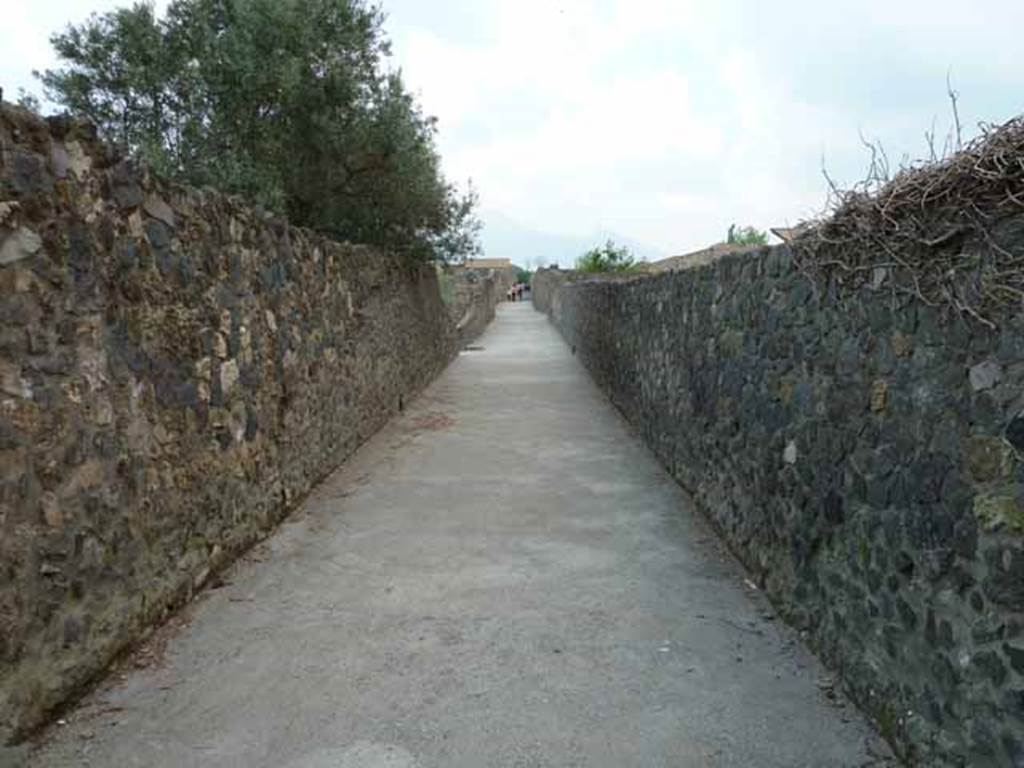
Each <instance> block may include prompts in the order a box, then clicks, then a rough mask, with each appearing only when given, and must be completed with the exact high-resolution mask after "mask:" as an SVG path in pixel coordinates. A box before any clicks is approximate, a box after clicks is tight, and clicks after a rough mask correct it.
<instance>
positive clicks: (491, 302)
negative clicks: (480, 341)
mask: <svg viewBox="0 0 1024 768" xmlns="http://www.w3.org/2000/svg"><path fill="white" fill-rule="evenodd" d="M450 279H451V283H452V287H451V301H450V303H449V304H448V313H449V317H450V318H451V321H452V323H453V324H454V326H455V331H456V333H457V334H458V341H459V345H460V346H465V345H466V344H469V343H470V342H472V341H473V340H474V339H476V338H477V337H478V336H479V335H480V334H481V333H483V332H484V330H485V329H486V328H487V326H488V325H489V324H490V322H491V321H492V320H493V319H494V316H495V313H496V310H497V305H498V300H499V298H500V292H499V289H498V285H497V280H496V278H495V276H494V274H493V271H492V270H475V269H458V270H456V271H455V273H454V274H453V275H452V276H451V278H450Z"/></svg>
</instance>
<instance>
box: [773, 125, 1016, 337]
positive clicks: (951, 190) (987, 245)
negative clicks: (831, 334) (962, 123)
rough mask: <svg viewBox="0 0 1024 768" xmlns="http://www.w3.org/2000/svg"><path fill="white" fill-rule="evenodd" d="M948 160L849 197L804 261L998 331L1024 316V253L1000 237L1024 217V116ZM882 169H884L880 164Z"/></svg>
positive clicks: (829, 275)
mask: <svg viewBox="0 0 1024 768" xmlns="http://www.w3.org/2000/svg"><path fill="white" fill-rule="evenodd" d="M981 130H982V133H981V135H980V136H979V137H978V138H976V139H975V140H974V141H972V142H971V143H969V144H968V145H967V146H966V147H964V148H963V149H962V150H960V151H958V152H956V153H955V154H953V155H951V156H950V157H948V158H945V159H943V160H940V161H938V162H934V163H929V164H927V165H923V166H915V167H908V168H903V169H902V170H900V171H899V172H898V173H897V174H896V175H895V176H894V177H893V178H892V179H891V180H886V181H884V183H877V182H878V178H877V177H875V176H872V177H869V179H868V181H867V182H865V183H863V184H861V185H859V186H857V187H855V188H853V189H851V190H845V191H840V190H838V189H837V188H835V187H834V185H833V195H834V198H833V201H834V202H833V205H832V206H831V215H830V216H828V218H826V219H824V220H822V221H820V222H816V223H814V224H813V225H812V226H809V227H807V230H806V231H805V233H804V234H803V235H801V236H800V237H799V238H798V239H797V240H796V241H795V242H794V244H793V250H794V257H795V259H796V260H797V263H798V264H799V265H800V267H801V268H802V269H803V270H804V271H805V272H806V273H807V274H808V275H809V276H811V277H817V278H819V279H824V280H825V281H832V280H834V281H836V283H837V285H838V286H839V287H841V288H843V289H848V288H859V287H860V286H862V285H864V284H865V283H871V284H873V285H874V286H876V287H881V286H882V285H886V286H887V287H888V288H889V289H890V290H891V291H892V292H893V295H894V297H895V296H896V295H897V294H909V295H911V296H914V297H916V298H917V299H919V300H920V301H922V302H924V303H925V304H928V305H930V306H940V307H941V306H945V307H948V308H950V309H953V310H955V311H956V312H958V313H961V314H963V315H966V316H969V317H971V318H973V319H974V320H976V321H978V322H980V323H982V324H984V325H986V326H988V327H992V328H994V327H995V326H996V318H997V317H998V316H999V314H1000V312H999V311H1000V310H1006V309H1010V310H1013V309H1021V308H1022V307H1024V251H1020V250H1019V249H1018V250H1017V252H1013V251H1011V250H1009V249H1008V248H1007V247H1005V246H1004V245H1003V244H1001V243H1000V242H999V240H1000V238H998V237H997V236H994V232H995V231H996V229H997V226H998V225H999V224H1000V223H1001V222H1005V221H1006V220H1007V219H1009V218H1012V217H1015V216H1021V215H1022V214H1024V116H1022V117H1017V118H1015V119H1013V120H1011V121H1010V122H1008V123H1005V124H1003V125H999V126H992V125H983V126H982V128H981ZM873 167H874V164H873Z"/></svg>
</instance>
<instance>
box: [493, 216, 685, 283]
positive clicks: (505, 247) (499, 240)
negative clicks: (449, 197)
mask: <svg viewBox="0 0 1024 768" xmlns="http://www.w3.org/2000/svg"><path fill="white" fill-rule="evenodd" d="M480 217H481V219H483V222H484V229H483V232H482V233H481V238H480V239H481V241H482V243H483V247H484V254H485V255H486V256H488V257H490V258H509V259H511V260H512V262H513V263H514V264H517V265H519V266H521V267H525V268H528V269H533V268H534V266H536V264H537V263H538V260H539V264H540V266H544V267H546V266H549V265H551V264H559V265H560V266H563V267H571V266H572V264H573V262H575V261H576V258H577V257H578V256H580V255H581V254H583V253H584V252H585V251H588V250H590V249H591V248H593V247H594V246H596V245H603V244H604V243H605V241H606V240H608V239H611V240H614V241H615V244H616V245H624V246H626V247H627V248H629V250H630V251H631V252H632V253H633V255H634V256H635V257H636V258H637V259H644V260H647V261H657V260H658V259H662V258H665V257H666V256H667V255H669V254H668V253H667V252H665V251H664V250H663V249H661V248H655V247H652V246H650V245H647V244H645V243H641V242H638V241H637V240H634V239H633V238H631V237H627V236H625V235H621V234H618V233H616V232H611V231H598V232H594V233H593V234H590V235H566V234H557V233H554V232H542V231H540V230H536V229H531V228H530V227H527V226H524V225H522V224H520V223H518V222H516V221H514V220H513V219H510V218H509V217H508V216H505V215H504V214H502V213H499V212H497V211H492V210H487V211H482V212H481V215H480Z"/></svg>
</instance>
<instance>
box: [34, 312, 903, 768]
mask: <svg viewBox="0 0 1024 768" xmlns="http://www.w3.org/2000/svg"><path fill="white" fill-rule="evenodd" d="M476 343H477V345H478V347H477V348H474V349H470V350H467V351H466V352H464V353H463V354H462V355H460V356H459V358H458V359H457V360H456V362H455V363H454V364H453V365H452V366H451V367H450V368H449V369H448V370H447V371H446V372H445V373H444V374H443V375H442V376H441V377H440V378H439V379H438V380H437V381H435V382H434V384H433V385H432V386H430V387H429V388H428V389H427V391H426V392H424V393H423V395H421V396H420V397H419V398H418V399H417V400H416V401H415V402H414V403H412V404H411V405H410V407H408V408H407V409H406V411H405V412H404V413H403V414H402V415H401V416H400V417H399V418H397V419H396V420H395V421H394V422H392V423H391V424H390V425H389V426H388V427H386V428H385V429H384V430H383V431H382V432H380V433H379V434H377V435H376V436H375V437H374V438H373V439H372V440H370V441H369V442H368V443H367V444H366V445H365V446H364V447H363V448H362V449H361V450H360V451H359V452H358V453H357V454H356V455H355V456H354V457H353V458H352V459H351V460H350V461H349V462H347V463H346V464H345V466H344V467H343V468H342V469H340V470H339V471H338V472H336V473H335V474H334V475H333V476H332V477H331V478H329V479H328V481H327V482H325V483H324V484H323V485H321V486H320V487H319V488H318V489H317V490H316V491H315V492H314V493H313V494H312V495H311V496H310V498H309V499H308V500H307V501H306V502H305V504H304V505H303V506H302V507H301V508H300V509H299V510H297V511H296V512H295V513H294V514H293V515H292V516H291V517H290V518H289V519H288V521H287V522H286V523H285V524H284V525H283V526H282V527H281V528H280V529H279V530H278V531H277V532H276V533H275V534H274V535H273V536H272V537H271V538H270V539H268V540H267V541H266V542H264V543H263V544H261V545H260V546H258V547H257V548H255V549H254V550H252V551H251V552H250V553H249V555H247V556H246V557H244V558H243V559H242V561H241V562H239V563H238V564H237V565H236V566H235V567H233V568H232V569H230V570H229V571H228V572H227V573H226V574H225V575H224V579H223V583H222V585H221V586H220V587H219V588H216V589H211V590H207V591H206V592H205V593H204V594H203V595H202V596H201V597H200V598H199V599H198V600H196V601H195V602H194V603H192V604H191V605H190V606H189V607H188V608H187V609H186V610H185V611H184V612H183V613H182V614H180V615H179V616H178V617H177V618H176V619H174V620H172V622H171V623H170V625H169V626H167V627H165V628H164V629H162V630H160V631H159V632H158V633H157V635H156V636H155V639H154V640H153V641H152V642H151V644H150V652H149V654H148V655H146V654H143V657H142V658H141V659H140V661H139V663H138V665H136V666H137V667H138V668H134V667H132V666H129V667H128V670H129V671H124V670H122V671H121V672H119V673H115V674H114V675H112V676H111V679H110V680H109V681H108V682H107V683H106V684H104V685H103V686H101V687H100V688H99V689H98V690H96V691H95V692H94V693H93V694H91V695H90V696H89V697H88V698H87V699H86V700H85V701H84V702H83V703H82V704H81V705H80V706H79V707H78V708H76V709H75V710H73V711H71V712H70V713H68V714H67V715H65V717H64V719H63V720H62V724H58V725H55V726H54V727H53V728H51V729H50V731H49V733H48V735H47V736H46V738H45V739H44V742H43V744H42V745H41V746H40V747H39V749H38V750H37V751H36V752H35V753H34V756H33V758H32V760H31V764H32V765H34V766H97V767H102V768H107V767H109V766H117V767H118V768H127V767H128V766H146V767H147V768H152V767H155V766H168V767H170V766H174V767H175V768H180V767H181V766H218V767H222V768H223V767H227V766H239V767H240V768H241V767H244V768H257V767H263V766H266V767H267V768H271V767H272V768H447V767H448V766H465V767H466V768H477V767H480V766H501V767H504V766H524V767H525V766H551V767H553V768H555V767H557V768H562V767H564V766H607V767H608V768H624V767H626V766H638V767H639V766H643V767H645V768H646V767H653V766H672V767H673V768H690V767H691V766H693V767H694V768H696V767H697V766H742V767H743V768H775V767H779V768H782V767H786V768H791V767H793V766H800V767H803V766H822V767H824V766H828V767H829V768H832V767H833V766H840V767H845V766H851V767H852V766H858V767H860V766H875V765H888V764H889V762H888V758H886V757H885V755H888V754H889V753H888V751H887V749H886V748H885V747H884V746H882V745H881V742H879V741H878V739H877V738H876V737H875V736H874V735H873V732H872V730H871V728H870V727H869V725H868V724H867V722H866V721H865V719H864V718H863V717H862V716H861V715H860V713H859V712H858V711H857V710H856V709H855V708H854V707H853V706H852V705H850V704H846V703H845V702H844V699H843V696H842V694H840V693H838V692H836V691H834V690H832V688H831V687H830V684H829V677H828V674H827V672H826V670H825V669H824V668H823V667H822V666H821V665H820V664H819V663H818V662H817V661H816V660H815V659H814V657H813V656H811V655H810V653H809V652H807V651H806V650H805V649H804V648H803V646H802V645H801V644H800V641H799V638H798V637H797V636H796V634H795V633H794V632H793V631H792V630H791V629H789V628H788V627H786V626H784V625H782V624H781V622H779V621H778V620H777V619H775V618H774V617H773V615H772V609H771V606H770V605H769V603H768V602H767V600H765V599H764V597H763V595H762V594H761V593H760V592H758V591H757V589H756V588H754V587H753V585H752V584H750V583H749V582H747V581H745V578H744V573H743V571H742V569H741V568H740V567H739V566H738V565H737V564H736V562H735V561H734V560H733V559H732V558H731V556H729V555H728V553H727V552H726V550H725V549H724V547H723V546H722V545H721V544H720V543H719V541H718V540H717V538H716V537H715V536H714V534H713V533H712V531H711V529H710V528H709V527H708V526H707V525H706V524H705V523H704V522H703V520H702V519H701V518H700V517H699V515H698V514H697V512H696V511H695V509H694V507H693V505H692V503H691V501H690V500H689V499H688V497H687V496H686V495H685V494H684V492H683V491H682V490H681V489H680V488H679V487H678V486H677V485H676V484H675V483H674V482H673V481H672V480H671V478H670V477H669V476H668V475H667V474H666V473H665V472H664V471H663V470H662V469H661V467H660V466H659V465H658V463H657V462H656V461H655V459H654V457H653V456H652V455H651V454H650V453H649V452H648V450H647V449H646V448H645V447H644V446H643V445H642V443H641V442H640V440H639V439H638V438H637V437H636V436H635V435H634V434H633V433H632V432H631V431H630V428H629V427H628V425H627V424H626V423H625V422H624V420H623V419H622V418H621V417H620V416H619V414H618V413H617V412H616V411H615V410H614V408H613V407H612V406H611V405H610V404H609V403H608V401H607V400H606V399H605V397H604V396H603V395H602V394H601V392H600V391H599V390H598V389H597V388H596V386H595V385H594V384H593V383H592V381H591V380H590V378H589V376H588V374H587V372H586V371H585V370H584V369H583V368H582V367H581V366H580V364H579V363H578V362H577V360H576V359H575V358H574V357H573V356H572V355H571V353H570V350H569V349H568V348H567V347H566V345H565V343H564V342H563V341H562V340H561V339H560V338H559V337H558V335H557V334H556V332H555V330H554V329H553V328H552V327H551V326H550V325H549V324H548V322H547V320H546V318H545V317H544V316H543V315H541V314H539V313H536V312H534V311H533V309H532V308H531V307H530V306H529V305H527V304H513V305H505V306H502V307H501V308H500V311H499V316H498V319H497V320H496V321H495V322H494V323H493V324H492V326H491V327H490V329H489V330H488V331H487V332H486V333H485V334H484V336H483V337H481V338H480V339H479V341H478V342H476ZM143 662H146V663H143Z"/></svg>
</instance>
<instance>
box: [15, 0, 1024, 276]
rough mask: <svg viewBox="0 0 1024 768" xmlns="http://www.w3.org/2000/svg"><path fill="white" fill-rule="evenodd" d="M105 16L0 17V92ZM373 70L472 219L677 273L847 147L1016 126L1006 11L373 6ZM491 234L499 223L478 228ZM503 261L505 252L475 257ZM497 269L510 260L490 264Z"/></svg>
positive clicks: (726, 3) (491, 3) (613, 2)
mask: <svg viewBox="0 0 1024 768" xmlns="http://www.w3.org/2000/svg"><path fill="white" fill-rule="evenodd" d="M120 4H122V3H119V2H112V1H111V0H33V2H27V1H26V0H13V7H11V6H10V5H8V6H7V7H6V8H5V11H4V17H5V19H4V22H5V23H4V24H3V25H2V26H0V85H3V86H4V87H5V90H7V92H8V94H12V93H13V91H14V90H15V89H16V87H17V86H19V85H22V86H29V87H32V86H33V83H32V79H31V76H30V71H31V70H32V69H33V68H45V67H47V66H52V65H53V57H52V54H51V52H50V48H49V45H48V43H47V37H48V35H49V34H50V33H51V32H52V31H54V29H56V28H59V27H61V26H62V25H63V23H64V22H66V21H68V20H75V21H80V20H81V19H83V18H84V17H85V16H87V15H88V13H89V11H91V10H105V9H109V8H111V7H114V6H116V5H120ZM383 4H384V7H385V10H386V11H387V12H388V15H389V18H388V22H387V29H388V31H389V33H390V35H391V37H392V40H393V42H394V54H395V55H394V57H393V65H394V66H400V67H401V68H402V69H403V71H404V73H405V76H406V80H407V82H408V83H409V84H410V85H411V86H412V88H413V90H415V91H416V92H418V93H419V94H420V95H421V100H422V103H423V104H424V106H425V108H426V110H427V111H428V112H430V113H432V114H435V115H437V116H438V118H439V119H440V137H439V144H440V149H441V152H442V155H443V156H444V159H445V167H446V169H447V172H448V174H449V175H450V176H451V177H452V178H453V179H456V180H459V181H464V180H465V179H467V178H472V179H473V182H474V184H475V185H476V187H477V188H478V190H479V192H480V196H481V200H482V204H483V209H484V214H485V216H484V217H485V220H486V218H487V216H488V215H489V212H492V211H493V212H495V214H501V216H502V217H508V218H511V219H513V220H515V221H516V222H518V223H520V224H521V225H523V226H524V227H526V228H529V229H533V230H541V231H547V232H552V233H562V234H584V235H585V234H587V233H591V232H597V231H614V232H618V233H621V234H622V235H624V236H628V237H631V238H633V239H635V240H637V241H640V242H644V243H649V244H651V245H652V246H654V248H655V249H656V250H659V251H664V252H665V253H666V254H668V253H681V252H685V251H688V250H692V249H695V248H699V247H702V246H704V245H707V244H709V243H711V242H715V241H717V240H720V239H722V237H723V235H724V232H725V230H726V228H727V227H728V225H729V224H730V223H731V222H734V221H737V222H741V223H747V224H753V225H755V226H758V227H760V228H767V227H769V226H774V225H784V224H787V223H789V224H794V223H796V222H797V221H799V220H800V219H802V218H805V217H807V216H809V215H812V214H814V213H815V212H817V211H818V210H820V209H821V206H822V203H823V201H824V197H825V185H824V180H823V178H822V174H821V165H822V159H823V158H824V161H825V163H826V165H827V167H828V168H829V171H830V172H831V174H832V175H833V176H835V177H837V178H838V179H839V180H840V181H842V182H847V183H848V182H851V181H853V180H855V179H856V178H857V177H858V176H859V175H860V174H861V173H862V171H863V169H864V166H865V164H866V154H865V151H864V150H863V148H862V147H861V146H860V138H859V134H860V132H863V133H864V134H865V135H866V136H868V137H870V138H872V139H880V140H881V141H882V143H883V144H884V146H885V147H886V149H887V151H888V153H889V154H890V156H891V157H893V158H897V159H898V158H899V157H900V156H901V155H903V154H905V153H906V154H909V155H910V156H911V157H914V158H917V157H920V156H923V155H924V154H926V151H927V147H926V144H925V141H924V132H925V130H926V129H929V128H930V127H931V126H932V123H933V121H937V125H938V128H939V133H940V134H942V133H944V132H945V131H946V130H947V129H948V128H949V125H950V110H949V106H948V100H947V98H946V93H945V90H946V76H947V73H951V75H952V79H953V83H954V86H955V88H956V90H957V91H959V93H960V106H961V116H962V118H963V122H964V124H965V128H966V130H967V132H969V133H973V132H974V126H975V124H976V123H977V122H978V121H979V120H985V121H990V122H1001V121H1005V120H1007V119H1009V118H1010V117H1013V116H1014V115H1016V114H1018V113H1020V112H1022V111H1024V56H1022V55H1021V53H1020V50H1021V48H1020V34H1021V30H1022V29H1024V3H1022V2H1020V0H981V2H974V3H964V2H963V1H962V0H956V2H953V1H947V0H829V1H828V2H822V1H821V0H813V1H812V0H807V1H804V0H776V2H773V3H767V2H764V1H763V0H719V1H718V2H711V1H710V0H384V3H383ZM496 218H497V217H496ZM492 255H496V256H498V255H505V254H492ZM510 255H511V254H510Z"/></svg>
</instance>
